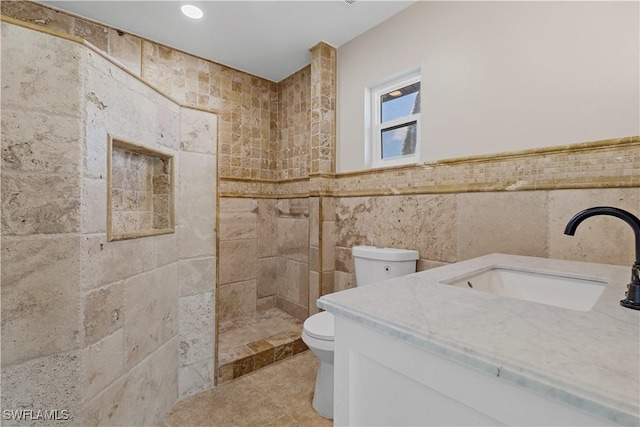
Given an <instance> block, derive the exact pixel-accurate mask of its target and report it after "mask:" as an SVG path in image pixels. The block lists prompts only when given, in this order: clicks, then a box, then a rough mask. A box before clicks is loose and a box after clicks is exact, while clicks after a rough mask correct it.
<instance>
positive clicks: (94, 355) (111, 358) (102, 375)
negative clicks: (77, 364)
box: [82, 329, 124, 400]
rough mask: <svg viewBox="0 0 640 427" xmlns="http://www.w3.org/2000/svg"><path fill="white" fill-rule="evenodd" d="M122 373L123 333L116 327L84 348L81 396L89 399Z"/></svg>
mask: <svg viewBox="0 0 640 427" xmlns="http://www.w3.org/2000/svg"><path fill="white" fill-rule="evenodd" d="M123 373H124V334H123V331H122V329H118V330H117V331H116V332H114V333H113V334H111V335H109V336H107V337H105V338H103V339H102V340H100V341H98V342H96V343H95V344H93V345H90V346H89V347H87V348H85V350H84V382H83V385H84V388H83V392H82V394H83V398H84V399H85V400H89V399H91V398H92V397H93V396H95V395H96V394H98V393H99V392H101V391H102V390H103V389H104V388H105V387H106V386H108V385H109V384H111V383H112V382H113V381H115V380H116V379H118V377H119V376H120V375H122V374H123Z"/></svg>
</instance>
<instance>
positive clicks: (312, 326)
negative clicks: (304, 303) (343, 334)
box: [303, 311, 333, 341]
mask: <svg viewBox="0 0 640 427" xmlns="http://www.w3.org/2000/svg"><path fill="white" fill-rule="evenodd" d="M303 328H304V331H305V332H306V333H307V334H308V335H309V336H311V337H313V338H316V339H319V340H325V341H333V314H331V313H329V312H328V311H322V312H320V313H317V314H314V315H313V316H311V317H309V318H308V319H307V320H305V321H304V325H303Z"/></svg>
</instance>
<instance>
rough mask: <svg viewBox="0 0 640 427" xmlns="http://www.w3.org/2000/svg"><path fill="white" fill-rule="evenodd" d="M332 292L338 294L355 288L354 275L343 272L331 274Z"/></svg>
mask: <svg viewBox="0 0 640 427" xmlns="http://www.w3.org/2000/svg"><path fill="white" fill-rule="evenodd" d="M333 280H334V282H333V291H334V292H340V291H344V290H345V289H351V288H355V287H356V278H355V275H354V274H351V273H345V272H343V271H338V270H336V271H334V272H333Z"/></svg>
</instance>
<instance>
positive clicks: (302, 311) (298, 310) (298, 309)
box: [276, 296, 309, 320]
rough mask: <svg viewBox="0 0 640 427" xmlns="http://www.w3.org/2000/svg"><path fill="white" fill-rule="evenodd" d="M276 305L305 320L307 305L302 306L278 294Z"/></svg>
mask: <svg viewBox="0 0 640 427" xmlns="http://www.w3.org/2000/svg"><path fill="white" fill-rule="evenodd" d="M276 307H278V308H279V309H280V310H283V311H285V312H286V313H289V314H290V315H292V316H293V317H295V318H297V319H299V320H305V319H306V318H307V317H309V309H308V308H307V307H303V306H301V305H298V304H296V303H294V302H291V301H289V300H286V299H284V298H282V297H279V296H277V297H276Z"/></svg>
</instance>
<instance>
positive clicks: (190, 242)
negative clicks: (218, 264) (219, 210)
mask: <svg viewBox="0 0 640 427" xmlns="http://www.w3.org/2000/svg"><path fill="white" fill-rule="evenodd" d="M212 221H214V217H210V218H202V219H201V220H200V221H199V223H198V224H195V225H191V226H187V225H178V226H176V235H177V237H178V252H179V253H180V257H182V258H197V257H200V258H202V257H210V256H215V254H216V233H215V230H214V228H215V227H214V223H213V222H212Z"/></svg>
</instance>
